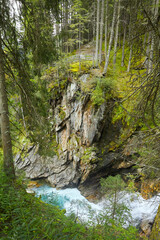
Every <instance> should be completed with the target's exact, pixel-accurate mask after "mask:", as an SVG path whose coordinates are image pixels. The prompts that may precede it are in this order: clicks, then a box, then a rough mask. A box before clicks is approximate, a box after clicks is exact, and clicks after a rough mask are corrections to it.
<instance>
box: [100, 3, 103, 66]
mask: <svg viewBox="0 0 160 240" xmlns="http://www.w3.org/2000/svg"><path fill="white" fill-rule="evenodd" d="M103 25H104V0H102V7H101V27H100V44H99V63H100V64H101V62H102V41H103Z"/></svg>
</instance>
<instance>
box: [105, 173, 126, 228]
mask: <svg viewBox="0 0 160 240" xmlns="http://www.w3.org/2000/svg"><path fill="white" fill-rule="evenodd" d="M126 187H127V186H126V184H125V182H124V181H123V180H122V178H121V176H120V175H116V176H114V177H112V176H109V177H108V178H106V179H101V189H102V192H103V194H105V196H106V197H107V200H108V201H109V205H110V208H109V209H108V210H107V215H109V216H110V217H111V218H112V219H113V220H116V221H118V222H120V223H124V222H127V220H128V218H129V209H128V208H127V207H126V206H125V205H124V204H123V203H121V199H122V198H123V196H124V194H125V193H124V191H125V190H126Z"/></svg>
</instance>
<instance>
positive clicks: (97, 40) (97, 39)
mask: <svg viewBox="0 0 160 240" xmlns="http://www.w3.org/2000/svg"><path fill="white" fill-rule="evenodd" d="M99 8H100V0H97V32H96V54H95V64H96V67H97V66H98V45H99Z"/></svg>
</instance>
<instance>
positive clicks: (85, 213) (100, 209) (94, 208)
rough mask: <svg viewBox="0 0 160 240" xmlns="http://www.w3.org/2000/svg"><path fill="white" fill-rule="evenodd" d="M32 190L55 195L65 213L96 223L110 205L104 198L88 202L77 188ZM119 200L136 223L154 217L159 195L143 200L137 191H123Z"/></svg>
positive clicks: (47, 187) (159, 202) (37, 194)
mask: <svg viewBox="0 0 160 240" xmlns="http://www.w3.org/2000/svg"><path fill="white" fill-rule="evenodd" d="M33 190H34V191H35V192H36V196H40V195H41V196H42V195H43V196H47V197H46V199H52V198H54V197H57V199H58V200H57V202H59V205H60V207H61V208H65V209H66V214H67V215H69V214H71V213H74V214H76V215H77V217H78V219H79V221H85V222H87V221H89V222H91V221H92V223H96V222H97V221H99V220H98V216H100V214H102V215H103V214H104V213H105V209H106V207H107V206H108V207H110V206H109V204H110V201H109V200H106V199H103V201H101V202H99V203H97V204H95V203H91V202H89V201H88V200H87V199H86V198H85V197H84V196H82V195H81V193H80V191H79V190H78V189H77V188H67V189H62V190H57V189H55V188H52V187H49V186H47V185H44V186H41V187H39V188H33ZM44 201H46V200H44ZM120 202H121V203H124V204H125V205H126V206H127V207H128V208H129V209H130V213H131V216H132V224H133V225H138V224H139V223H140V221H141V220H142V219H149V220H153V219H154V217H155V215H156V212H157V209H158V206H159V204H160V196H155V197H152V198H151V199H148V200H145V199H143V198H142V196H141V195H140V194H138V193H127V192H126V193H125V192H123V194H122V197H121V200H120Z"/></svg>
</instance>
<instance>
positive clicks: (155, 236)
mask: <svg viewBox="0 0 160 240" xmlns="http://www.w3.org/2000/svg"><path fill="white" fill-rule="evenodd" d="M149 239H150V240H160V206H159V208H158V212H157V215H156V218H155V221H154V224H153V228H152V233H151V236H150V238H149Z"/></svg>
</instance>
